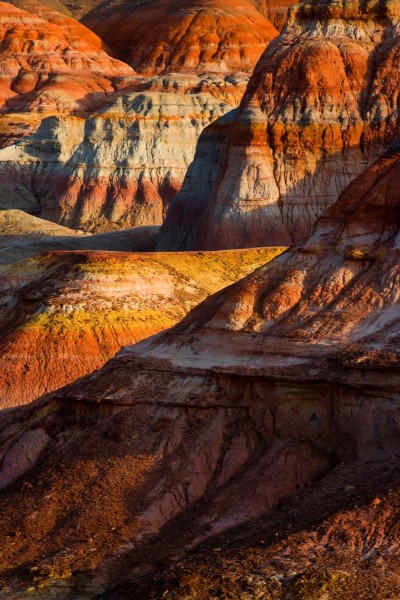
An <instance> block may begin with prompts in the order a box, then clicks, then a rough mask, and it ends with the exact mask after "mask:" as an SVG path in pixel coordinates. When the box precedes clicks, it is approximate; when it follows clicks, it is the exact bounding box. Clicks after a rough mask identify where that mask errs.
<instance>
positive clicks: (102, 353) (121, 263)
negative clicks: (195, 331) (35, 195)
mask: <svg viewBox="0 0 400 600" xmlns="http://www.w3.org/2000/svg"><path fill="white" fill-rule="evenodd" d="M0 216H1V213H0ZM14 222H15V219H14ZM140 233H142V234H143V232H141V231H139V232H137V231H136V240H135V237H134V235H133V232H131V236H130V238H129V236H128V235H127V232H125V231H124V232H114V233H111V234H103V235H98V236H85V235H81V236H79V237H78V238H77V237H73V236H71V235H69V236H66V237H59V236H57V237H56V239H54V237H55V236H52V237H53V239H49V238H50V236H47V239H45V240H43V239H41V240H40V242H36V244H34V245H33V250H34V251H35V250H36V251H37V250H38V245H37V244H38V243H39V244H42V245H43V244H45V246H47V248H48V249H50V248H51V247H53V248H54V250H53V251H49V252H47V253H46V254H42V255H41V256H34V257H31V258H29V259H26V260H23V261H20V262H17V263H14V264H12V265H3V266H1V267H0V335H1V342H0V408H5V407H9V406H16V405H20V404H26V403H28V402H30V401H32V400H34V399H36V398H38V397H39V396H41V395H42V394H44V393H46V392H50V391H53V390H55V389H57V388H59V387H61V386H63V385H66V384H67V383H70V382H72V381H75V380H76V379H78V378H79V377H82V376H83V375H87V374H88V373H91V372H92V371H94V370H95V369H98V368H100V367H101V366H103V364H104V363H105V362H106V361H107V360H109V359H110V358H111V357H112V356H114V354H115V353H116V352H117V351H118V350H120V349H121V347H122V346H124V345H130V344H133V343H135V342H138V341H140V340H142V339H143V338H146V337H148V336H150V335H153V334H155V333H158V332H159V331H161V330H162V329H165V328H167V327H170V326H171V325H174V324H175V323H176V322H177V321H179V320H181V319H182V318H183V317H184V316H185V314H186V313H187V312H188V311H189V310H190V309H191V308H193V306H195V305H196V304H198V303H199V302H200V301H201V300H203V299H204V298H206V297H207V296H208V295H210V294H211V293H214V292H216V291H218V290H219V289H221V288H222V287H225V286H227V285H230V284H231V283H233V282H235V281H237V280H238V279H240V278H241V277H243V276H244V275H247V274H248V273H250V272H251V271H253V270H254V269H255V268H256V267H258V266H260V265H261V264H263V263H264V262H265V261H267V260H269V259H271V258H274V257H275V256H276V255H277V254H278V253H279V252H281V251H282V249H280V250H277V249H276V248H274V249H271V250H268V249H264V248H263V249H254V250H249V251H246V250H244V251H228V252H209V253H204V252H196V253H189V254H188V253H183V254H169V253H162V254H156V253H145V254H139V253H133V252H121V251H120V252H106V251H104V250H103V251H100V250H99V251H93V250H92V251H84V250H80V251H78V250H76V251H67V252H60V251H57V248H59V247H60V246H61V247H62V245H64V247H67V248H68V247H69V248H74V247H79V246H80V247H81V248H82V247H83V248H84V247H85V245H86V247H90V245H91V246H92V247H96V245H97V246H98V247H99V246H100V247H101V246H103V248H104V247H106V248H107V247H108V248H112V247H113V246H112V243H113V242H114V243H118V241H119V242H121V239H119V240H118V238H121V234H122V235H123V238H122V241H123V242H125V244H126V245H127V246H129V244H127V243H126V242H130V245H131V246H133V242H134V241H136V243H137V242H138V241H139V242H140V241H141V242H142V243H143V235H142V237H140ZM138 235H139V239H138ZM1 241H2V240H1V231H0V263H1V261H2V259H3V260H5V259H7V254H6V255H5V256H4V254H5V253H4V252H3V251H2V248H1ZM6 244H7V246H8V248H7V250H8V257H9V259H11V260H15V258H14V256H13V255H15V254H17V253H18V250H19V251H20V253H21V246H20V245H18V246H16V245H15V244H13V243H12V242H10V240H9V239H8V240H6ZM153 245H154V244H153ZM138 249H140V247H139V248H138ZM26 250H28V252H29V251H32V248H31V247H30V246H29V244H27V249H26Z"/></svg>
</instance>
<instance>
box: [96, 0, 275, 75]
mask: <svg viewBox="0 0 400 600" xmlns="http://www.w3.org/2000/svg"><path fill="white" fill-rule="evenodd" d="M84 23H85V24H86V25H87V26H88V27H89V28H90V29H92V30H93V31H94V32H95V33H97V34H98V35H99V36H100V37H101V38H102V39H103V40H105V42H106V43H107V44H108V45H109V46H110V47H111V48H113V49H114V50H115V51H116V52H117V56H118V57H119V58H120V59H121V60H124V61H125V62H127V63H128V64H129V65H131V66H132V67H133V68H134V69H135V71H137V72H139V73H142V74H144V75H154V74H160V73H171V72H172V73H175V72H182V71H187V72H193V71H194V72H197V71H200V72H204V71H206V72H216V73H234V72H240V71H244V72H248V73H252V71H253V69H254V66H255V65H256V63H257V60H258V59H259V57H260V56H261V54H262V53H263V51H264V50H265V47H266V46H267V45H268V43H269V42H270V41H271V40H272V39H273V38H274V37H276V35H277V33H278V32H277V30H276V29H275V27H274V26H273V25H272V24H271V22H270V21H268V19H266V18H265V17H263V16H262V15H261V14H260V12H258V11H257V10H256V9H255V7H254V6H253V5H252V4H251V3H250V2H248V1H247V0H230V2H226V0H201V1H200V2H199V1H198V0H183V1H181V2H179V6H177V7H172V6H171V2H170V0H161V1H160V2H157V3H153V4H150V5H148V4H147V5H143V6H135V5H133V6H132V5H128V6H125V7H124V6H121V7H120V8H119V9H118V8H117V10H115V7H112V8H110V9H109V10H108V11H107V10H106V11H105V12H103V13H102V12H101V11H100V14H99V11H95V13H94V14H92V15H91V16H89V17H87V18H86V19H84Z"/></svg>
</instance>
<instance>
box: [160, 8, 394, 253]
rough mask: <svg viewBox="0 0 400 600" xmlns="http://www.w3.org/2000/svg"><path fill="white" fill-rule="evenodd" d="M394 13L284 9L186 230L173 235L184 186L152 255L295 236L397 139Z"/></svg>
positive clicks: (188, 195)
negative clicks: (191, 226)
mask: <svg viewBox="0 0 400 600" xmlns="http://www.w3.org/2000/svg"><path fill="white" fill-rule="evenodd" d="M399 16H400V9H399V6H398V3H397V2H389V1H385V2H372V3H368V5H367V4H365V3H363V2H358V1H354V2H342V3H337V2H318V1H314V2H312V3H306V2H302V3H300V4H298V5H295V6H293V7H291V8H290V10H289V16H288V21H287V24H286V26H285V28H284V30H283V32H282V34H281V35H280V36H279V37H278V38H276V39H275V40H274V41H273V42H272V43H271V44H270V45H269V46H268V48H267V50H266V51H265V53H264V54H263V56H262V57H261V59H260V61H259V62H258V65H257V67H256V69H255V72H254V75H253V77H252V78H251V80H250V82H249V85H248V89H247V92H246V94H245V96H244V98H243V101H242V103H241V106H240V108H239V110H238V113H237V116H236V119H235V121H234V123H233V124H232V126H231V128H230V131H229V133H228V135H227V136H226V141H225V142H224V141H223V140H221V144H224V146H225V148H224V151H223V152H220V153H219V156H218V157H215V158H216V160H215V164H213V165H212V166H211V169H212V174H210V175H209V177H208V179H211V180H212V185H210V186H209V188H210V193H209V194H208V195H207V196H204V197H203V203H202V207H200V206H198V214H199V215H201V216H200V217H199V218H198V219H197V226H196V231H195V232H194V233H192V234H191V235H190V236H187V235H186V234H185V233H184V232H182V231H181V230H182V228H183V229H184V228H185V217H184V211H185V210H189V211H190V208H189V207H187V208H186V206H187V205H190V204H192V203H193V204H195V205H196V202H197V200H196V197H197V196H196V193H197V192H196V189H194V188H195V186H193V187H191V186H190V185H184V186H183V192H182V193H181V194H180V195H179V196H178V197H177V198H176V205H177V206H179V207H180V208H178V210H177V209H176V207H174V206H173V207H172V209H171V213H170V215H168V217H167V219H166V222H165V224H164V227H163V229H162V237H161V240H160V245H159V247H160V249H172V248H175V249H190V248H232V247H243V246H245V247H246V246H254V245H264V244H265V245H271V244H275V243H276V244H289V243H291V242H293V241H296V240H299V239H301V238H302V237H304V236H305V235H306V234H307V233H308V232H309V231H310V230H311V228H312V226H313V224H314V222H315V221H316V219H317V218H318V217H319V216H320V215H321V214H323V213H324V212H325V211H326V209H327V208H328V207H329V206H330V205H331V204H332V203H333V202H334V201H335V200H336V199H337V197H338V196H339V194H340V192H341V191H342V190H343V189H344V188H345V186H346V185H347V184H348V183H349V181H351V180H352V179H354V178H355V177H356V176H357V175H358V174H359V173H360V172H362V171H363V170H364V169H365V168H366V166H367V165H369V164H371V163H372V162H373V161H374V160H375V159H376V158H377V156H378V155H379V153H380V152H381V151H382V148H383V147H384V146H386V145H387V143H388V142H390V141H392V140H393V139H394V138H395V137H396V136H397V135H398V134H399V129H400V123H399V118H398V114H399V104H398V103H399V95H398V79H399V66H398V65H399V62H398V60H397V56H398V53H399V48H400V37H399ZM212 151H213V150H211V152H212ZM217 159H218V161H217ZM193 169H194V170H195V169H196V168H195V167H193ZM214 173H217V174H216V175H214ZM185 238H186V239H187V240H189V241H188V243H186V244H182V242H181V240H182V239H185Z"/></svg>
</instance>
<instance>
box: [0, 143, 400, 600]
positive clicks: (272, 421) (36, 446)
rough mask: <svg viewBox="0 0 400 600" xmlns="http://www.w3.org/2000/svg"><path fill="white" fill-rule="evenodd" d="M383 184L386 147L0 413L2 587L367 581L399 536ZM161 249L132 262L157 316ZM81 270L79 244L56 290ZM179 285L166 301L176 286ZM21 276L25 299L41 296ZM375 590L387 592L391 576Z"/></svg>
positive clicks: (338, 586)
mask: <svg viewBox="0 0 400 600" xmlns="http://www.w3.org/2000/svg"><path fill="white" fill-rule="evenodd" d="M399 190H400V154H399V145H398V144H396V145H394V146H392V147H391V148H390V149H389V151H387V152H386V154H385V155H384V156H383V157H382V158H381V159H380V160H379V161H378V162H377V163H375V164H374V165H373V166H372V167H371V168H370V169H369V170H368V171H366V172H365V173H364V174H363V175H362V176H361V177H359V178H357V179H356V180H355V181H354V182H353V183H352V184H350V185H349V186H348V187H347V188H346V190H345V192H344V193H343V194H342V195H341V197H340V199H339V200H338V202H337V203H336V205H335V206H333V207H332V208H330V209H329V210H328V212H327V214H326V215H325V216H324V217H323V218H321V219H320V220H319V221H318V223H317V224H316V226H315V228H314V230H313V232H312V234H311V235H310V236H308V237H307V238H305V239H304V240H303V241H302V242H301V243H299V244H297V245H295V246H293V247H292V248H290V249H289V250H288V251H286V252H284V253H283V254H281V255H280V256H278V257H277V258H275V259H274V260H272V261H271V262H269V263H268V264H266V265H263V266H261V267H260V268H259V269H257V270H256V271H255V272H254V273H252V274H250V275H248V276H247V277H245V278H244V279H243V280H241V281H239V282H238V283H236V284H234V285H231V286H230V287H228V288H225V289H223V290H221V291H220V292H218V293H217V294H214V295H213V296H211V297H209V298H208V299H207V300H205V302H203V303H201V304H200V305H198V306H197V307H196V308H195V309H194V310H192V311H191V312H190V313H189V314H188V315H187V316H186V317H185V318H184V319H183V320H182V321H181V322H180V323H179V324H177V325H175V326H174V327H172V328H170V329H169V330H167V331H164V332H161V333H159V334H158V335H156V336H153V337H152V338H149V339H146V340H143V341H142V342H139V343H138V344H136V345H134V346H131V347H127V348H124V349H123V350H122V351H121V352H119V353H118V354H117V355H116V356H115V357H114V358H113V359H112V360H111V361H109V362H108V363H107V364H106V365H104V367H102V368H101V369H100V370H99V371H97V372H95V373H93V374H91V375H90V376H88V377H86V378H83V379H80V380H78V381H75V382H74V383H73V384H71V385H69V386H67V387H65V388H63V389H61V390H58V391H57V392H55V393H54V394H50V395H49V396H47V397H44V398H42V399H40V400H38V401H37V402H34V403H32V404H31V405H29V406H25V407H19V408H15V409H13V410H10V411H5V413H4V415H3V417H2V421H1V425H0V453H1V454H0V455H1V456H2V463H1V465H2V466H1V469H0V486H1V487H2V488H3V490H2V503H1V510H0V525H1V529H2V530H3V531H6V532H7V531H11V532H14V534H12V533H10V534H9V535H8V536H6V539H5V542H4V546H3V553H2V554H1V556H0V564H1V566H2V569H3V573H4V575H3V580H4V583H3V585H4V586H7V587H6V589H7V590H9V591H10V592H13V593H14V594H15V595H18V593H19V597H20V598H25V597H27V596H26V595H25V590H26V589H28V588H29V589H30V588H32V587H33V588H36V587H37V588H38V590H39V591H40V590H43V588H45V589H47V591H51V592H52V593H53V592H54V593H55V592H56V590H57V589H59V587H57V586H61V583H60V582H62V589H63V590H64V591H66V594H67V592H68V595H69V597H74V596H78V594H79V595H80V596H81V597H83V598H88V599H90V598H91V599H94V598H101V597H103V598H104V597H110V598H112V599H115V600H117V599H119V598H123V599H125V598H126V599H128V598H132V597H139V598H140V597H142V598H146V597H148V598H160V597H162V596H163V595H164V596H165V595H166V594H168V595H171V597H172V598H180V597H182V589H184V590H185V596H186V597H188V598H195V597H196V595H197V596H198V593H197V592H198V591H199V590H200V592H201V593H202V597H204V598H207V597H210V596H211V592H210V589H211V590H213V591H212V595H215V594H217V593H219V592H216V591H215V589H216V588H215V587H214V588H213V587H210V586H212V583H213V582H212V581H210V578H209V573H215V574H216V576H217V578H218V580H219V582H220V585H221V586H225V587H224V588H223V587H218V589H219V590H220V589H225V588H227V589H228V590H229V595H230V596H231V597H235V596H237V593H236V592H238V589H239V587H240V582H241V581H242V582H243V579H244V577H245V576H246V577H247V578H248V574H249V572H250V571H249V568H252V569H253V571H252V578H251V579H250V580H249V579H246V580H245V582H246V581H247V583H246V586H247V587H246V588H245V589H246V590H248V589H250V592H251V593H252V594H253V595H254V597H256V595H257V596H260V594H259V592H260V590H261V591H262V592H263V593H264V592H265V594H264V595H265V596H266V597H268V595H269V596H270V597H272V598H274V597H275V598H277V600H284V599H285V598H288V597H289V595H287V593H286V591H287V592H288V594H290V596H292V597H296V595H297V597H305V598H309V597H312V596H314V597H322V594H324V595H325V596H326V594H327V593H328V592H329V593H330V594H331V595H332V597H346V595H343V594H347V591H346V590H348V589H349V587H348V585H351V586H352V587H351V588H350V589H352V590H361V589H362V588H363V587H365V586H368V589H373V586H374V581H375V584H376V582H378V585H381V581H380V580H379V578H378V579H374V578H376V577H377V576H378V575H379V574H382V568H385V566H388V567H395V566H396V565H398V552H397V551H398V548H399V528H398V514H399V506H400V499H399V498H400V496H399V489H400V479H399V472H398V465H399V460H398V451H399V444H400V427H399V414H398V413H399V410H398V408H399V402H400V394H399V391H400V369H399V365H400V338H399V314H400V312H399V299H400V277H399V264H400V261H399V252H400V244H399V231H400V220H399V219H400V212H399V202H400V193H399ZM242 252H243V251H242ZM229 255H230V253H229V252H228V253H227V254H226V256H229ZM68 256H69V260H71V257H72V256H73V255H66V257H65V259H67V258H68ZM180 256H181V255H180V254H179V253H177V254H175V255H173V256H172V255H167V254H160V255H153V257H150V258H149V260H150V261H152V260H156V261H157V262H159V266H158V267H157V272H158V273H160V272H161V270H160V266H161V264H163V270H162V275H161V277H157V276H156V275H155V273H154V271H153V268H154V266H155V265H154V263H153V262H150V263H147V267H150V265H151V275H150V278H149V280H150V281H149V285H148V289H149V290H150V291H151V293H152V294H153V297H152V298H154V297H155V296H154V294H157V293H158V292H159V291H160V292H161V294H162V295H163V296H164V297H165V299H164V300H161V299H160V298H158V299H157V303H156V306H157V310H158V314H159V315H160V303H161V302H162V306H163V308H164V311H165V313H169V310H170V306H171V305H170V299H169V292H168V286H169V285H170V283H171V279H170V275H169V274H168V273H166V272H165V271H164V267H165V266H166V262H165V261H168V260H173V261H174V263H173V264H174V272H173V273H172V276H173V278H175V274H176V272H177V271H178V268H177V264H176V262H175V261H176V260H179V257H180ZM189 256H192V257H194V258H196V260H197V259H198V258H199V256H198V253H192V254H191V255H189ZM214 256H218V254H216V255H214ZM243 256H244V255H243ZM82 258H83V257H81V259H80V262H79V264H80V265H81V264H82ZM182 258H183V256H182ZM55 259H56V257H51V256H50V257H44V258H43V259H41V260H42V261H43V260H49V261H52V260H55ZM94 260H95V262H96V261H97V264H99V261H100V262H101V261H102V260H103V257H101V256H100V255H99V256H97V257H96V255H95V256H94ZM118 260H119V261H121V260H122V261H124V260H125V257H120V258H119V259H118ZM136 260H137V261H143V262H144V261H147V258H146V257H145V256H142V257H138V258H137V259H136ZM133 264H134V263H133V261H132V259H130V260H129V269H131V268H132V265H133ZM184 264H185V265H186V266H185V268H187V267H188V265H189V264H190V259H189V260H187V257H185V263H184ZM75 265H77V263H75ZM20 268H26V266H25V267H20ZM36 268H38V267H36ZM79 268H80V269H81V268H82V267H81V266H80V267H79ZM230 268H231V269H232V266H231V267H230ZM175 269H176V270H175ZM117 270H118V273H119V274H121V277H123V275H122V273H123V269H122V265H121V264H118V268H117ZM201 271H202V269H201V268H199V266H198V265H197V266H196V272H201ZM48 272H49V271H48ZM63 272H65V268H63ZM98 272H99V268H98V267H97V273H98ZM212 272H214V273H215V272H216V267H215V265H214V266H213V269H212ZM69 273H71V271H69ZM89 274H90V261H89V259H88V258H87V262H86V263H85V265H84V274H83V276H82V278H81V277H78V276H75V277H74V278H73V280H70V281H69V282H68V283H67V284H66V287H68V286H72V287H73V290H79V289H82V288H83V287H84V286H85V285H88V280H90V276H89ZM203 275H207V278H208V273H207V272H206V271H204V270H203ZM96 278H97V280H99V279H100V282H101V283H100V285H101V288H102V294H103V295H106V293H107V282H106V280H105V279H103V276H101V278H100V276H99V275H96ZM70 279H71V278H70ZM113 281H114V280H113ZM184 284H185V287H184V288H182V287H180V290H181V292H180V294H183V295H181V296H180V299H181V304H182V300H183V299H184V298H187V294H191V293H193V287H194V286H193V283H192V280H189V279H184V278H183V277H182V276H181V275H180V276H179V286H182V285H184ZM134 285H136V289H139V288H141V289H140V293H141V294H142V293H143V292H144V291H145V289H146V287H147V284H146V283H145V281H144V280H143V279H136V280H135V284H134ZM132 287H133V282H132V283H131V284H130V289H131V290H132ZM40 290H42V291H44V290H45V286H44V285H43V283H42V284H41V285H40ZM73 290H71V294H72V291H73ZM33 291H34V290H33V288H32V287H31V288H30V289H29V287H28V289H27V290H26V292H27V294H26V296H25V302H28V301H29V300H30V301H31V302H37V301H40V300H38V297H37V296H35V295H33ZM29 293H30V294H31V295H30V296H29ZM62 293H64V292H63V290H61V291H60V294H62ZM194 294H195V295H196V292H194ZM112 297H113V298H117V297H118V296H117V295H116V293H115V290H113V292H112ZM148 301H149V302H150V306H151V302H152V300H151V298H148ZM90 302H91V303H93V293H92V294H91V296H90ZM61 304H62V305H63V306H65V302H61ZM146 305H147V301H146ZM66 312H67V314H68V311H66ZM161 314H162V313H161ZM40 317H41V318H43V317H42V315H40ZM131 322H132V323H133V319H131ZM110 323H112V321H111V320H110ZM47 330H48V328H46V329H44V328H43V329H42V331H43V332H44V331H47ZM66 331H67V326H66V325H64V329H63V330H62V333H60V335H66ZM16 333H18V330H17V331H16ZM27 372H28V373H29V371H27ZM14 373H18V371H16V370H15V369H14ZM335 464H336V465H337V466H336V467H335ZM333 467H335V468H333ZM66 486H67V489H68V494H66V493H65V489H66ZM305 486H306V488H305V489H304V490H303V489H302V488H304V487H305ZM289 497H290V498H289ZM282 502H285V503H284V504H282ZM303 503H304V504H303ZM288 506H289V508H288ZM277 507H279V508H277ZM290 507H291V508H290ZM33 510H34V511H35V512H34V514H35V518H34V519H33V518H32V511H33ZM17 516H18V520H17ZM16 522H18V523H20V524H21V525H19V526H18V529H16V525H15V523H16ZM238 527H242V529H236V528H238ZM260 532H263V536H262V537H261V533H260ZM264 532H265V537H264ZM43 539H45V542H43ZM246 539H247V540H248V542H249V544H253V546H250V548H249V552H248V551H247V549H246V542H245V540H246ZM207 543H209V544H210V546H206V549H205V550H204V552H203V549H204V544H207ZM216 544H218V545H216ZM210 547H211V548H215V552H216V553H217V552H218V554H217V555H215V554H214V552H213V553H212V554H211V555H210V553H209V552H207V548H210ZM241 549H242V550H241ZM193 550H195V552H193ZM371 551H372V554H370V552H371ZM219 553H221V554H219ZM185 556H186V557H187V562H186V567H185V564H179V563H178V560H179V559H181V558H183V557H185ZM216 556H221V557H225V559H226V560H225V562H224V563H222V564H221V562H219V559H217V558H216ZM190 557H192V559H193V560H192V561H191V559H190ZM196 557H198V560H200V563H197V569H198V572H199V573H202V574H203V575H204V577H203V576H202V577H201V578H200V580H196V567H194V569H195V570H194V573H193V571H191V567H190V562H192V565H193V561H194V563H195V562H196V560H197V559H196ZM249 557H250V558H251V560H249ZM310 557H311V558H310ZM171 559H173V560H171ZM221 560H222V558H221ZM366 560H367V561H368V566H367V568H366V567H365V562H366ZM27 563H29V564H30V565H32V566H33V571H32V570H31V571H29V570H27V569H26V564H27ZM188 563H189V564H188ZM255 564H256V565H257V571H255V568H254V565H255ZM316 565H317V567H318V569H317V571H316ZM11 567H12V570H11ZM185 568H186V569H188V570H189V572H192V573H193V577H189V578H185V574H184V572H185ZM180 569H183V572H182V571H180ZM228 569H229V570H228ZM259 569H260V570H259ZM296 569H298V570H296ZM163 570H164V571H165V570H166V571H167V575H166V580H165V581H163V573H162V572H163ZM168 571H169V575H170V576H171V571H172V581H170V582H168V581H167V580H168V579H169V576H168ZM205 571H206V572H205ZM254 572H256V573H257V579H254ZM388 572H390V573H393V574H394V573H395V572H396V571H395V570H393V569H392V568H390V569H389V568H388ZM174 573H175V575H174ZM222 573H223V575H222ZM243 573H245V575H243ZM293 573H296V574H297V575H296V577H297V578H296V579H294V576H293ZM146 574H147V575H148V577H147V578H145V577H144V576H145V575H146ZM228 574H229V576H228V577H227V575H228ZM222 576H224V578H225V579H224V580H223V581H222ZM177 577H178V578H177ZM211 579H212V577H211ZM180 582H181V583H180ZM121 583H122V584H123V585H122V588H121V587H118V584H121ZM278 584H279V585H278ZM383 585H384V586H386V589H385V592H386V591H388V590H389V588H391V591H393V589H396V593H397V590H398V589H399V587H398V586H399V583H398V578H397V580H396V576H395V575H393V577H392V576H390V577H389V579H388V582H387V581H386V580H385V582H384V583H383ZM393 586H394V587H393ZM243 588H244V583H243V585H242V588H241V589H242V591H243ZM375 589H377V588H376V587H375ZM174 590H175V591H174ZM342 591H343V593H342ZM22 592H23V593H22ZM214 592H215V594H214ZM253 592H254V593H253ZM28 593H31V591H27V592H26V594H28ZM240 593H241V592H240ZM246 593H247V592H246ZM317 593H318V596H317V595H316V594H317ZM267 594H268V595H267ZM299 594H300V595H299ZM352 595H353V597H354V594H353V593H352ZM385 595H386V594H385ZM387 595H389V597H390V594H389V593H388V594H387ZM66 597H68V596H67V595H66ZM364 597H367V596H364ZM370 597H373V596H370Z"/></svg>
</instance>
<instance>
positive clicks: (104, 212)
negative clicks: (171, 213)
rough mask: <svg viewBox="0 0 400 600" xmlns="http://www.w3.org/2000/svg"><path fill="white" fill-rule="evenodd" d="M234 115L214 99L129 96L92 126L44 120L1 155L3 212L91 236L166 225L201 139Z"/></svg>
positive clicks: (85, 121)
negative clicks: (217, 122) (47, 221)
mask: <svg viewBox="0 0 400 600" xmlns="http://www.w3.org/2000/svg"><path fill="white" fill-rule="evenodd" d="M227 85H228V84H227ZM228 87H229V86H228ZM224 89H226V88H224ZM230 109H231V107H230V106H229V105H228V104H226V103H225V102H222V101H220V100H218V99H216V98H214V97H213V96H212V95H211V94H209V93H207V92H204V93H197V94H189V93H187V94H186V93H177V92H175V93H172V92H161V91H146V92H136V93H134V92H130V93H129V92H125V93H124V94H123V95H120V96H119V97H117V98H116V99H115V101H114V102H113V103H112V104H111V105H110V106H108V107H106V108H104V109H103V110H101V111H99V112H97V113H96V114H94V115H93V116H91V117H90V118H87V119H82V118H78V117H72V116H66V117H51V118H49V119H46V120H43V121H42V123H41V126H40V128H39V130H38V131H37V132H36V133H35V134H33V135H32V136H29V137H27V138H24V139H23V140H21V141H20V142H18V143H17V144H14V145H12V146H8V147H6V148H4V149H2V150H0V186H1V189H2V193H1V197H0V207H1V208H2V209H6V208H7V209H12V208H14V209H15V208H19V209H21V210H25V211H27V212H30V213H33V214H36V215H38V216H40V217H42V218H44V219H50V220H52V221H55V222H57V223H60V224H62V225H66V226H69V227H73V228H76V229H85V230H87V231H104V230H110V229H111V230H112V229H117V228H126V227H133V226H137V225H154V224H160V223H161V222H162V220H163V218H164V216H165V213H166V210H167V208H168V206H169V204H170V202H171V200H172V199H173V197H174V196H175V194H176V193H177V191H178V190H179V189H180V186H181V184H182V180H183V178H184V176H185V172H186V169H187V167H188V165H189V164H190V163H191V161H192V160H193V155H194V150H195V147H196V143H197V140H198V138H199V136H200V133H201V131H202V130H203V128H204V127H205V126H207V125H209V124H210V123H211V122H212V121H214V120H216V119H217V118H219V117H220V116H221V115H224V114H225V113H226V112H228V111H229V110H230Z"/></svg>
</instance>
